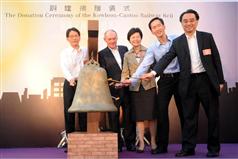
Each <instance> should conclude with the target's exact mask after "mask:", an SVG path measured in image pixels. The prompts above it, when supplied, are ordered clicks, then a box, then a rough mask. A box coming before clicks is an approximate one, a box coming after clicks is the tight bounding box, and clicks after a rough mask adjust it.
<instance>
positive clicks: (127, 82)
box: [121, 79, 131, 86]
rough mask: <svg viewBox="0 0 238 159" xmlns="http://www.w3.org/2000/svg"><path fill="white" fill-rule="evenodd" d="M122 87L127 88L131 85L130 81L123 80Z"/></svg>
mask: <svg viewBox="0 0 238 159" xmlns="http://www.w3.org/2000/svg"><path fill="white" fill-rule="evenodd" d="M121 83H122V84H123V85H124V86H129V85H131V80H129V79H125V80H124V81H122V82H121Z"/></svg>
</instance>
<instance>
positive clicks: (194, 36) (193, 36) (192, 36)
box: [185, 31, 197, 39]
mask: <svg viewBox="0 0 238 159" xmlns="http://www.w3.org/2000/svg"><path fill="white" fill-rule="evenodd" d="M185 36H186V38H187V39H191V38H196V37H197V32H196V31H195V32H194V33H193V35H191V36H188V35H187V34H185Z"/></svg>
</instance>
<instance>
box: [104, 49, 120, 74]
mask: <svg viewBox="0 0 238 159" xmlns="http://www.w3.org/2000/svg"><path fill="white" fill-rule="evenodd" d="M107 51H108V53H109V54H108V56H109V57H110V59H112V60H113V62H112V63H115V64H116V66H117V67H118V69H119V70H121V68H120V66H119V65H118V63H117V60H116V59H115V57H114V55H113V53H112V51H111V50H110V49H109V48H107ZM118 51H119V49H118ZM119 53H120V52H119ZM120 55H121V53H120Z"/></svg>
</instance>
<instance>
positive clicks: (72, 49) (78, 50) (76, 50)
mask: <svg viewBox="0 0 238 159" xmlns="http://www.w3.org/2000/svg"><path fill="white" fill-rule="evenodd" d="M69 50H70V52H81V48H80V46H79V48H78V49H75V48H73V47H72V46H69Z"/></svg>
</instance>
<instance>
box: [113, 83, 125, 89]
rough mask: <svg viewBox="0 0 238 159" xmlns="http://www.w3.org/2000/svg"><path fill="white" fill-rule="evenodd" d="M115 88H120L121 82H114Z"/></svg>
mask: <svg viewBox="0 0 238 159" xmlns="http://www.w3.org/2000/svg"><path fill="white" fill-rule="evenodd" d="M114 87H115V88H116V89H120V88H122V87H123V84H122V83H116V84H115V86H114Z"/></svg>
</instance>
